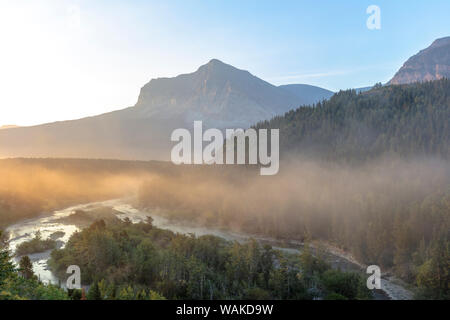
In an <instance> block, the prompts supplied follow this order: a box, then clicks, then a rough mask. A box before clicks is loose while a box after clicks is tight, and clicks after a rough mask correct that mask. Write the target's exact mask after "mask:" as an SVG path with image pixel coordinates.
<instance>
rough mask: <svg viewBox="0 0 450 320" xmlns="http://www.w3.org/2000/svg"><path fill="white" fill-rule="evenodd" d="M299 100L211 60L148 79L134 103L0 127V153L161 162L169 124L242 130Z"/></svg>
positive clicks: (171, 126) (166, 149) (168, 144)
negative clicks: (189, 69)
mask: <svg viewBox="0 0 450 320" xmlns="http://www.w3.org/2000/svg"><path fill="white" fill-rule="evenodd" d="M305 103H306V100H303V99H302V98H301V97H299V96H297V95H295V94H292V93H291V92H288V91H286V90H284V89H282V88H279V87H276V86H274V85H272V84H270V83H268V82H266V81H263V80H261V79H259V78H257V77H255V76H253V75H252V74H250V73H249V72H248V71H244V70H239V69H237V68H234V67H232V66H230V65H228V64H225V63H223V62H221V61H219V60H216V59H213V60H211V61H210V62H209V63H207V64H206V65H203V66H201V67H200V68H199V69H198V70H197V71H195V72H193V73H190V74H183V75H179V76H177V77H175V78H159V79H153V80H151V81H150V82H149V83H147V84H146V85H145V86H144V87H143V88H142V89H141V91H140V94H139V98H138V102H137V103H136V105H135V106H133V107H129V108H126V109H122V110H118V111H114V112H109V113H106V114H102V115H98V116H94V117H88V118H83V119H78V120H70V121H60V122H54V123H48V124H44V125H38V126H33V127H20V128H14V129H4V130H0V156H1V157H18V156H21V157H75V158H113V159H131V160H134V159H139V160H148V159H153V160H168V159H169V157H170V150H171V147H172V146H173V143H172V142H171V141H170V135H171V133H172V131H173V130H174V129H176V128H187V129H192V127H193V121H194V120H203V121H204V128H207V127H216V128H219V129H223V128H234V127H244V128H246V127H249V126H250V125H252V124H254V123H257V122H258V121H261V120H265V119H270V118H272V117H274V116H276V115H282V114H284V113H285V112H287V111H289V110H291V109H293V108H297V107H298V106H299V105H302V104H305Z"/></svg>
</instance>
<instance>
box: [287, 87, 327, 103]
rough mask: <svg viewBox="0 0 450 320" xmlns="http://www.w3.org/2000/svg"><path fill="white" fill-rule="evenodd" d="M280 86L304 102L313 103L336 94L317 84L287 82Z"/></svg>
mask: <svg viewBox="0 0 450 320" xmlns="http://www.w3.org/2000/svg"><path fill="white" fill-rule="evenodd" d="M279 88H281V89H284V90H286V91H289V92H290V93H292V94H294V95H296V96H297V97H299V98H300V99H302V101H303V102H304V104H313V103H316V102H319V101H322V100H326V99H329V98H330V97H331V96H332V95H333V94H334V92H333V91H330V90H327V89H324V88H320V87H316V86H311V85H309V84H286V85H282V86H279Z"/></svg>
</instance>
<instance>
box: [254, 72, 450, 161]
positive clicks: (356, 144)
mask: <svg viewBox="0 0 450 320" xmlns="http://www.w3.org/2000/svg"><path fill="white" fill-rule="evenodd" d="M448 119H450V80H449V79H445V78H444V79H442V80H437V81H429V82H422V83H413V84H408V85H390V86H382V85H380V84H378V85H376V86H375V87H374V88H373V89H371V90H370V91H366V92H360V93H356V91H355V90H347V91H340V92H338V93H336V94H335V95H333V96H332V97H331V98H330V99H329V100H326V101H323V102H319V103H317V104H316V105H313V106H303V107H300V108H298V109H296V110H292V111H290V112H288V113H286V114H285V115H284V116H279V117H275V118H273V119H272V120H270V121H264V122H261V123H259V124H257V125H256V126H255V128H256V129H260V128H268V129H270V128H277V129H280V156H281V157H283V156H284V157H285V158H286V157H288V156H291V155H297V154H301V155H304V156H305V155H308V156H311V157H312V158H313V159H314V160H321V159H323V160H326V161H340V162H346V163H359V162H361V161H367V160H369V161H370V160H373V159H374V158H377V157H379V156H382V155H387V154H390V155H395V156H401V157H405V158H407V157H417V156H428V157H429V156H436V157H439V158H444V159H449V157H450V124H449V121H448Z"/></svg>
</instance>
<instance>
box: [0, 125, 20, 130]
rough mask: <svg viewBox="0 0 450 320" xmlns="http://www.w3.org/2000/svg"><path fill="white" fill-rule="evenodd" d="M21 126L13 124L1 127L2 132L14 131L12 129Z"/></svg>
mask: <svg viewBox="0 0 450 320" xmlns="http://www.w3.org/2000/svg"><path fill="white" fill-rule="evenodd" d="M18 127H19V126H16V125H13V124H6V125H3V126H0V130H4V129H12V128H18Z"/></svg>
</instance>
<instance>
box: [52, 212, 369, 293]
mask: <svg viewBox="0 0 450 320" xmlns="http://www.w3.org/2000/svg"><path fill="white" fill-rule="evenodd" d="M71 264H77V265H79V266H80V269H81V270H82V272H81V276H82V283H84V284H90V285H91V286H90V288H89V291H88V293H87V298H88V299H96V300H102V299H109V300H114V299H120V300H122V299H125V300H127V299H138V300H145V299H152V300H154V299H166V298H167V299H209V300H212V299H318V298H321V299H371V293H370V292H369V290H368V289H367V288H366V286H365V278H364V276H363V275H360V274H358V273H353V272H342V271H338V270H333V269H331V267H330V266H329V265H328V264H327V263H326V262H325V260H323V259H321V257H320V255H315V256H314V255H313V254H312V253H311V251H310V250H309V249H308V247H306V249H305V250H304V251H303V252H302V253H301V255H294V254H287V253H282V252H281V251H278V250H274V249H272V247H271V246H268V245H265V246H262V245H260V244H258V243H257V242H256V241H254V240H250V241H248V242H247V243H238V242H228V241H225V240H223V239H221V238H218V237H215V236H202V237H195V236H193V235H181V234H175V233H173V232H171V231H167V230H162V229H158V228H156V227H154V226H153V225H152V219H151V218H149V219H148V220H147V221H146V222H141V223H138V224H132V223H131V222H130V221H127V220H125V221H121V220H119V219H117V220H116V221H110V222H107V223H105V221H103V220H98V221H96V222H95V223H93V224H92V225H91V226H90V227H89V228H86V229H84V230H83V231H81V232H79V233H76V234H74V235H73V236H72V238H71V239H70V241H69V243H68V244H67V246H66V247H65V248H64V249H60V250H54V251H53V252H52V258H51V260H50V267H51V268H52V270H53V271H54V272H55V273H56V274H57V275H58V276H59V277H60V278H61V279H65V278H66V277H67V274H66V269H67V265H71ZM73 296H74V297H75V296H77V297H79V294H78V295H75V294H73Z"/></svg>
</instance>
